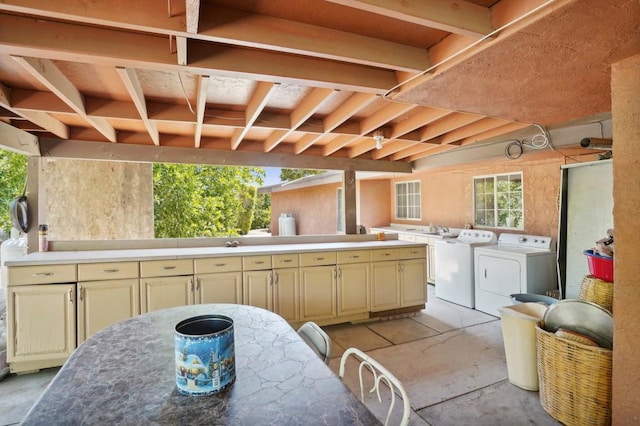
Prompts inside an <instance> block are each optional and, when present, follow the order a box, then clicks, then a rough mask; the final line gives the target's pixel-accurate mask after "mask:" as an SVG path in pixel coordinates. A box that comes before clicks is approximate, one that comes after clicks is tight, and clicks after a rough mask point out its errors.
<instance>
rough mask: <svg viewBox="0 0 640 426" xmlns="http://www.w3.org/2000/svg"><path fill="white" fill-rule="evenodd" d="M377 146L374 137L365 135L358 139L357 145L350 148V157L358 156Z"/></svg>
mask: <svg viewBox="0 0 640 426" xmlns="http://www.w3.org/2000/svg"><path fill="white" fill-rule="evenodd" d="M375 148H376V142H375V140H373V138H369V137H363V138H360V139H359V140H358V142H357V143H356V145H355V146H353V147H351V148H349V151H348V157H349V158H356V157H358V156H360V155H362V154H364V153H367V152H369V151H371V150H374V149H375Z"/></svg>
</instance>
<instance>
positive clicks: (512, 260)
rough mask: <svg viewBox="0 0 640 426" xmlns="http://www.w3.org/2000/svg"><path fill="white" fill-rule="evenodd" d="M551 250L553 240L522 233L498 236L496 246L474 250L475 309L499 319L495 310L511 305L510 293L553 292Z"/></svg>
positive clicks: (553, 243)
mask: <svg viewBox="0 0 640 426" xmlns="http://www.w3.org/2000/svg"><path fill="white" fill-rule="evenodd" d="M555 250H556V249H555V242H554V240H553V238H550V237H541V236H537V235H522V234H500V237H499V238H498V244H497V245H491V246H485V247H478V248H476V249H475V253H474V256H475V298H476V299H475V305H476V309H477V310H479V311H482V312H485V313H487V314H490V315H494V316H500V312H499V311H498V309H499V308H501V307H503V306H509V305H513V304H514V302H513V301H512V300H511V297H510V296H511V295H512V294H518V293H532V294H542V295H544V294H545V293H546V292H547V291H549V290H557V272H556V251H555Z"/></svg>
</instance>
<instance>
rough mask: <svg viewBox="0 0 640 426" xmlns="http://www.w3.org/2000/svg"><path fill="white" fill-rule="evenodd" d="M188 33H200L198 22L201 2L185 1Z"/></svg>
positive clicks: (196, 0)
mask: <svg viewBox="0 0 640 426" xmlns="http://www.w3.org/2000/svg"><path fill="white" fill-rule="evenodd" d="M185 3H186V6H185V7H186V12H185V15H186V21H187V32H188V33H190V34H197V33H198V22H199V20H200V0H185Z"/></svg>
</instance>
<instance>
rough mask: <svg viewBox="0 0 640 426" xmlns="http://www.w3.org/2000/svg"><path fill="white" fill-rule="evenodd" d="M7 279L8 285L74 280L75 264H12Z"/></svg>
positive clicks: (75, 277)
mask: <svg viewBox="0 0 640 426" xmlns="http://www.w3.org/2000/svg"><path fill="white" fill-rule="evenodd" d="M8 280H9V284H10V285H24V284H49V283H69V282H76V280H77V275H76V265H75V264H73V265H41V266H13V267H10V268H8Z"/></svg>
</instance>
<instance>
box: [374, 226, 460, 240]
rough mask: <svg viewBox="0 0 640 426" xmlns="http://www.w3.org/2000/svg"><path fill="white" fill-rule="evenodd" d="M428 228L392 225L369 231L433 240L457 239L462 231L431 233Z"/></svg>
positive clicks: (451, 230)
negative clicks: (424, 237)
mask: <svg viewBox="0 0 640 426" xmlns="http://www.w3.org/2000/svg"><path fill="white" fill-rule="evenodd" d="M428 228H429V227H428V226H427V227H424V226H415V227H412V226H410V225H403V226H397V225H390V226H377V227H374V228H371V229H370V230H369V231H370V232H371V233H377V232H389V233H395V234H397V233H400V232H401V233H403V234H411V235H422V236H426V237H431V238H455V237H457V236H458V234H460V230H459V229H454V228H451V229H450V230H449V232H430V231H429V230H428Z"/></svg>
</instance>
